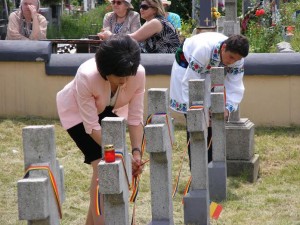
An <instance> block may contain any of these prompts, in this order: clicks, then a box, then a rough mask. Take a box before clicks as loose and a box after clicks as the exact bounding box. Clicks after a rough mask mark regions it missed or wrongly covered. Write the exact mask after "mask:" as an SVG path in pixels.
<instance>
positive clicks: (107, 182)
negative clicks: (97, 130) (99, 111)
mask: <svg viewBox="0 0 300 225" xmlns="http://www.w3.org/2000/svg"><path fill="white" fill-rule="evenodd" d="M101 125H102V145H103V149H104V146H105V145H107V144H113V145H114V148H115V151H116V152H121V153H122V154H123V158H124V164H125V165H124V164H123V162H122V160H121V159H119V158H116V161H115V162H112V163H106V162H105V161H104V160H101V161H100V162H99V164H98V178H99V190H100V192H101V194H103V201H104V218H105V224H106V225H114V224H124V225H129V212H128V209H129V201H128V197H129V186H128V185H129V184H130V182H131V180H129V178H131V159H130V157H129V155H128V153H127V147H126V123H125V119H124V118H122V117H106V118H104V119H103V120H102V122H101ZM103 155H104V154H103ZM129 168H130V169H129ZM126 174H127V175H126Z"/></svg>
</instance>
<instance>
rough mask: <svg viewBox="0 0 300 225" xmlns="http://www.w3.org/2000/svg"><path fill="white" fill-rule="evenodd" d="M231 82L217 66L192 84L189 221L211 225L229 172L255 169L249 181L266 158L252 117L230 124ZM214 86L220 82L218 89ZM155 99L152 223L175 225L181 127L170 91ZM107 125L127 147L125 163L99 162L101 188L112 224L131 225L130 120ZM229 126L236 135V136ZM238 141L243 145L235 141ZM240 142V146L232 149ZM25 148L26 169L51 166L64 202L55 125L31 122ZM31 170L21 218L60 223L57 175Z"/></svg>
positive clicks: (107, 133)
mask: <svg viewBox="0 0 300 225" xmlns="http://www.w3.org/2000/svg"><path fill="white" fill-rule="evenodd" d="M223 83H224V68H212V74H211V82H210V80H208V79H206V80H191V81H190V82H189V90H190V93H189V99H190V102H189V105H190V106H196V107H195V108H190V109H189V110H188V112H187V129H188V131H189V132H190V137H191V138H190V147H191V175H192V181H191V185H190V189H189V192H188V194H187V195H186V196H185V197H184V221H185V224H209V222H210V218H209V205H210V201H211V200H215V201H222V200H226V192H227V187H226V186H227V185H226V178H227V173H228V174H230V173H232V172H233V171H234V173H236V171H237V169H240V170H239V171H242V172H243V173H244V172H247V173H248V174H249V181H252V182H253V181H255V180H256V178H257V173H258V155H254V153H253V142H252V141H253V140H252V138H253V136H252V135H253V133H254V127H253V124H252V123H251V122H250V121H249V120H248V119H240V118H239V117H237V116H234V117H231V118H230V121H229V123H227V124H226V129H225V122H224V87H223ZM211 86H212V87H214V88H213V92H212V93H211V91H210V90H211ZM148 103H149V104H148V113H149V115H151V120H149V121H150V123H149V124H147V125H146V126H145V138H146V140H149V141H146V143H147V145H146V149H147V151H148V152H149V155H150V182H151V213H152V220H151V221H150V222H149V224H152V225H154V224H157V225H158V224H159V225H165V224H166V225H173V224H174V219H173V202H172V143H173V142H174V127H173V122H172V120H171V116H170V113H169V107H168V103H169V96H168V89H149V91H148ZM209 108H211V126H212V131H213V132H212V139H213V142H212V143H213V149H214V150H213V160H212V162H210V163H209V164H208V161H207V127H208V126H209V123H210V116H209ZM102 129H103V135H102V144H103V146H104V145H106V144H113V145H114V147H115V151H117V152H120V153H121V154H122V155H123V160H124V161H122V160H121V159H119V158H117V160H116V161H115V162H113V163H106V162H105V161H101V162H100V163H99V165H98V169H99V174H98V177H99V189H100V192H101V193H102V194H103V199H104V207H105V210H104V215H105V224H106V225H109V224H129V212H128V208H129V204H128V198H129V188H128V183H129V184H130V183H131V176H126V173H127V175H128V174H129V175H130V174H131V157H130V155H129V154H128V152H127V146H126V121H125V119H124V118H110V117H108V118H105V119H103V121H102ZM225 131H226V132H225ZM228 131H229V133H230V134H231V135H232V137H229V136H228ZM241 133H242V135H241ZM233 140H238V141H240V143H233ZM235 144H238V146H232V145H235ZM23 145H24V161H25V168H28V167H29V166H37V167H38V166H41V165H42V166H45V165H46V166H48V167H49V168H50V169H51V171H52V173H53V175H54V177H55V179H56V183H57V184H58V193H59V200H60V201H59V202H60V203H62V202H63V201H64V188H63V183H64V182H63V168H62V167H61V166H59V163H58V161H57V160H56V156H55V140H54V127H53V126H30V127H25V128H24V129H23ZM228 146H230V149H229V148H228ZM241 147H243V149H242V150H241V149H240V148H241ZM103 149H104V148H103ZM226 150H227V152H226ZM103 155H104V154H103ZM226 158H227V160H226ZM228 158H229V160H228ZM228 161H229V162H228ZM28 173H29V176H27V177H25V178H24V179H21V180H20V181H19V182H18V198H19V199H18V203H19V219H21V220H28V223H29V224H39V225H40V224H45V225H46V224H47V225H56V224H59V218H60V213H59V212H60V211H59V207H60V205H59V204H58V203H57V202H55V199H56V198H55V197H56V193H55V190H54V188H53V187H51V177H50V176H49V172H47V171H45V170H38V169H37V170H31V171H29V172H28ZM234 175H237V174H234ZM238 175H240V174H238ZM162 181H163V182H162ZM33 190H34V191H33ZM32 193H34V194H32ZM37 209H38V210H37ZM41 221H42V222H41Z"/></svg>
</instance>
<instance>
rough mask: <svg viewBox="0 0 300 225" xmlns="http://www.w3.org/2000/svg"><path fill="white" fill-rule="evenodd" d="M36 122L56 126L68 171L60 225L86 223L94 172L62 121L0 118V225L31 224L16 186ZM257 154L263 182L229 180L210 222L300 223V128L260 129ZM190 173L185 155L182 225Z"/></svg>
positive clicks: (176, 159) (179, 143)
mask: <svg viewBox="0 0 300 225" xmlns="http://www.w3.org/2000/svg"><path fill="white" fill-rule="evenodd" d="M37 124H38V125H41V124H53V125H54V126H55V131H56V153H57V158H58V159H59V161H60V164H62V165H63V166H64V171H65V191H66V201H65V202H64V203H63V219H62V221H61V224H63V225H83V224H84V222H85V216H86V212H87V208H88V201H89V190H88V189H89V182H90V180H89V179H90V178H89V177H90V174H91V171H90V168H89V166H88V165H85V164H83V163H82V162H83V158H82V155H81V153H80V152H79V150H78V149H77V148H76V146H75V144H74V143H73V142H72V141H71V139H70V138H69V137H68V135H67V133H66V132H65V131H64V130H63V129H62V127H61V126H60V123H59V121H58V120H44V119H39V118H17V119H0V157H1V160H2V162H1V164H0V170H1V173H0V187H1V191H0V224H1V225H2V224H3V225H13V224H27V223H26V222H25V221H19V220H18V203H17V185H16V184H17V181H18V180H19V179H21V178H22V176H23V175H24V161H23V149H22V128H23V127H25V126H28V125H37ZM175 134H176V143H175V145H174V147H173V178H174V179H173V180H175V177H176V176H177V174H178V171H179V166H180V162H181V161H180V160H181V159H182V157H183V155H182V152H183V150H184V149H185V148H186V144H185V131H184V129H182V127H176V132H175ZM255 153H258V154H259V155H260V178H259V179H258V181H257V182H256V183H248V182H247V181H245V180H244V179H243V178H228V194H227V196H228V198H227V200H226V201H224V202H221V204H222V206H223V211H222V213H221V215H220V217H219V219H218V220H212V221H211V224H214V225H216V224H218V225H221V224H226V225H231V224H232V225H252V224H253V225H292V224H293V225H300V127H289V128H263V127H258V128H256V130H255ZM144 158H145V159H147V158H148V155H147V154H145V157H144ZM189 175H190V173H189V169H188V160H187V156H185V161H184V164H183V170H182V175H181V179H180V181H179V192H178V193H177V195H176V196H175V198H174V220H175V224H178V225H180V224H183V205H182V203H181V201H182V197H183V196H182V195H183V190H184V187H185V185H186V182H187V179H188V177H189ZM130 212H131V210H130ZM136 220H137V224H139V225H145V224H148V223H149V222H150V220H151V199H150V182H149V165H146V167H145V172H144V174H143V176H142V180H141V184H140V192H139V195H138V200H137V211H136Z"/></svg>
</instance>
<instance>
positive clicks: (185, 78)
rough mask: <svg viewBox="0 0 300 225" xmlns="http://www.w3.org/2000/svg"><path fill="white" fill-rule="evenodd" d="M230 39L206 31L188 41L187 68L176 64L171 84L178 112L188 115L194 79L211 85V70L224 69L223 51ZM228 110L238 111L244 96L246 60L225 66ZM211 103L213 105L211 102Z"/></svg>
mask: <svg viewBox="0 0 300 225" xmlns="http://www.w3.org/2000/svg"><path fill="white" fill-rule="evenodd" d="M227 38H228V37H226V36H225V35H223V34H220V33H217V32H205V33H200V34H198V35H195V36H192V37H191V38H187V39H186V40H185V42H184V44H183V53H184V56H185V59H186V60H187V68H183V67H182V66H180V65H179V64H178V63H177V62H176V60H175V61H174V63H173V67H172V72H171V84H170V107H171V109H173V110H174V111H177V112H180V113H186V111H187V109H188V108H189V105H188V104H189V99H188V82H189V80H191V79H205V78H207V80H208V82H210V76H207V75H209V74H210V68H211V67H218V66H222V63H221V57H220V48H221V44H222V42H223V41H225V40H226V39H227ZM225 74H226V77H225V81H224V85H225V89H226V108H227V109H228V111H229V112H232V111H235V110H237V108H238V105H239V103H240V102H241V100H242V98H243V95H244V84H243V76H244V59H243V58H242V59H241V60H239V61H237V62H235V63H234V64H231V65H228V66H225ZM209 104H210V103H209Z"/></svg>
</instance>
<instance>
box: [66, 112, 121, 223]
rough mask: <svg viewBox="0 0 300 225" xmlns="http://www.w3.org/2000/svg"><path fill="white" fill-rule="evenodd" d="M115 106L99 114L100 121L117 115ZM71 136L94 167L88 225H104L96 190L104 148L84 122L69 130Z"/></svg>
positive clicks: (86, 159)
mask: <svg viewBox="0 0 300 225" xmlns="http://www.w3.org/2000/svg"><path fill="white" fill-rule="evenodd" d="M112 109H113V107H111V106H108V107H106V108H105V110H104V111H103V112H102V113H101V114H99V123H100V124H101V120H102V119H104V118H105V117H117V115H116V114H114V113H113V112H112ZM67 132H68V133H69V135H70V136H71V138H72V139H73V140H74V141H75V143H76V145H77V147H78V148H79V149H80V150H81V151H82V153H83V154H84V156H85V159H84V162H85V163H86V164H91V166H92V169H93V175H92V180H91V184H90V205H89V209H88V214H87V218H86V223H85V224H86V225H104V216H103V198H102V196H101V198H100V200H101V202H100V204H101V211H102V215H101V216H98V215H97V212H96V208H95V206H96V191H97V185H98V182H97V178H98V169H97V166H98V163H99V162H100V160H101V158H102V148H101V146H100V145H98V144H97V143H96V142H95V141H94V139H93V138H92V137H91V136H90V135H89V134H87V133H86V132H85V129H84V126H83V123H80V124H77V125H76V126H74V127H72V128H70V129H68V130H67Z"/></svg>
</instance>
